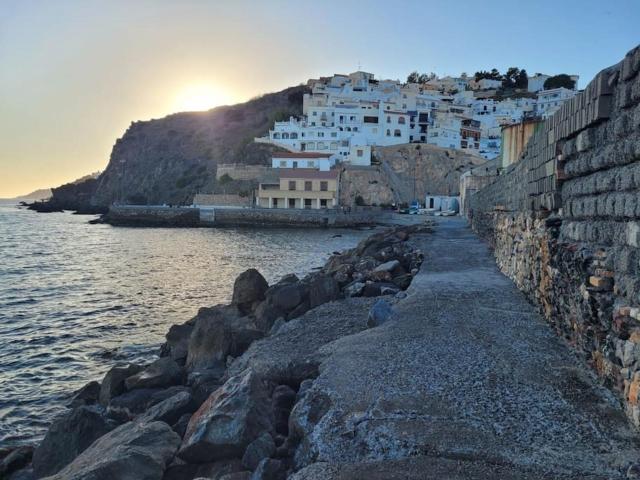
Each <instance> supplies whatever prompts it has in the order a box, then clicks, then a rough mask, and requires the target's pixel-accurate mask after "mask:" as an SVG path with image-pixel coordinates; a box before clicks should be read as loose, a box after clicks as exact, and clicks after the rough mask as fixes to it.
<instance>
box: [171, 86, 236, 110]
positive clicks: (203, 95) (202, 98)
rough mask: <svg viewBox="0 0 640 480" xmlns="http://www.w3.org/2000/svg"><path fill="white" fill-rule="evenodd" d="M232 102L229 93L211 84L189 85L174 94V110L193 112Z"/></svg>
mask: <svg viewBox="0 0 640 480" xmlns="http://www.w3.org/2000/svg"><path fill="white" fill-rule="evenodd" d="M231 103H233V100H232V98H231V96H230V95H228V94H226V92H223V91H221V90H220V89H217V88H215V87H214V86H212V85H207V84H200V85H189V86H187V87H185V88H184V89H182V91H180V92H179V93H178V95H176V99H175V102H174V105H175V111H176V112H195V111H203V110H209V109H211V108H214V107H217V106H219V105H227V104H231Z"/></svg>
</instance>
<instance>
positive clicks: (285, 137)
mask: <svg viewBox="0 0 640 480" xmlns="http://www.w3.org/2000/svg"><path fill="white" fill-rule="evenodd" d="M288 138H289V134H288V133H287V132H284V133H283V134H282V139H283V140H286V139H288Z"/></svg>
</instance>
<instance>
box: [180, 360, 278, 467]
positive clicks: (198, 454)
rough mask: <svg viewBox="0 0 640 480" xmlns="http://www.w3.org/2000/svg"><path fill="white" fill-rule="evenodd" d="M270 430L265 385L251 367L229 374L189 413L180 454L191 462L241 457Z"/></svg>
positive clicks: (270, 422) (269, 407)
mask: <svg viewBox="0 0 640 480" xmlns="http://www.w3.org/2000/svg"><path fill="white" fill-rule="evenodd" d="M272 430H273V414H272V412H271V402H270V398H269V396H268V390H267V386H266V385H265V384H264V383H263V381H262V380H261V379H260V378H259V377H258V376H257V375H256V374H255V373H253V372H252V371H251V370H246V371H245V372H243V373H241V374H239V375H236V376H234V377H231V378H230V379H229V380H227V382H226V383H225V384H224V385H223V386H222V387H220V388H219V389H218V390H216V391H215V392H213V393H212V394H211V396H210V397H209V398H208V399H207V401H206V402H204V403H203V404H202V406H201V407H200V408H199V409H198V411H197V412H196V413H194V414H193V416H192V417H191V421H190V422H189V426H188V428H187V432H186V434H185V436H184V440H183V442H182V446H181V447H180V452H179V454H178V455H179V456H180V458H182V459H184V460H186V461H187V462H190V463H202V462H211V461H215V460H220V459H225V458H232V457H240V456H242V454H243V453H244V450H245V449H246V448H247V446H248V445H249V444H250V443H251V442H252V441H254V440H255V439H256V438H258V436H260V435H261V434H262V433H264V432H265V431H266V432H271V431H272Z"/></svg>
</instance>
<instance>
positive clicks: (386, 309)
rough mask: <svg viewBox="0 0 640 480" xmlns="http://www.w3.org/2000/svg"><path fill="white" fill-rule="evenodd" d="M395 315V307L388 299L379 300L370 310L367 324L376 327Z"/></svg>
mask: <svg viewBox="0 0 640 480" xmlns="http://www.w3.org/2000/svg"><path fill="white" fill-rule="evenodd" d="M392 315H393V307H392V306H391V304H390V303H389V302H387V301H386V300H378V301H377V302H376V303H374V304H373V307H371V309H370V310H369V316H368V317H367V326H368V327H369V328H374V327H378V326H380V325H382V324H383V323H385V322H386V321H387V320H389V319H390V318H391V316H392Z"/></svg>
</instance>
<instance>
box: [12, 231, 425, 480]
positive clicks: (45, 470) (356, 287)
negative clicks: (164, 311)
mask: <svg viewBox="0 0 640 480" xmlns="http://www.w3.org/2000/svg"><path fill="white" fill-rule="evenodd" d="M421 229H423V230H429V229H430V227H429V226H412V227H399V228H395V229H392V230H385V232H378V233H375V234H373V235H372V236H370V237H368V238H367V239H366V240H364V241H362V242H361V243H360V244H359V245H358V247H356V248H354V249H351V250H348V251H346V252H345V253H343V254H341V255H334V256H333V257H331V259H330V260H329V262H327V264H326V265H325V266H324V267H323V268H322V269H321V271H320V272H314V273H311V274H309V275H307V276H305V277H304V278H303V279H301V280H298V279H297V277H295V275H287V276H285V278H283V279H282V280H281V281H280V282H278V283H277V284H275V285H271V286H270V287H269V286H266V285H265V284H266V282H264V279H262V282H264V283H262V282H261V281H260V280H259V279H260V278H261V276H260V277H256V276H255V274H253V273H250V274H248V275H249V276H250V277H254V278H253V280H256V278H257V280H256V281H258V283H261V284H262V286H261V287H260V290H262V295H263V297H262V298H264V300H261V301H257V299H258V298H260V296H259V295H258V297H257V298H254V299H253V300H252V301H251V302H249V303H248V300H247V299H248V298H251V296H252V295H256V294H255V292H254V293H251V292H252V291H253V290H252V289H255V285H252V281H249V283H246V282H245V280H242V277H243V275H245V274H242V275H241V276H240V277H239V278H238V279H237V280H236V286H235V288H234V296H233V301H232V303H231V305H225V306H217V307H212V308H202V309H201V310H200V312H199V313H198V315H197V316H196V317H194V318H193V319H191V320H189V321H188V322H187V323H186V324H183V325H176V326H174V327H172V328H171V329H170V331H169V332H168V333H167V343H166V344H165V345H164V346H163V349H162V352H161V358H160V359H159V360H158V361H157V362H154V363H153V364H152V365H150V366H146V370H144V367H143V366H131V365H129V366H126V367H123V368H124V369H125V372H126V374H127V378H128V377H130V376H134V375H136V374H138V375H141V376H142V377H145V375H147V376H148V372H149V370H151V371H154V369H156V370H157V368H160V369H161V370H162V373H161V375H160V376H163V378H165V380H166V375H167V372H166V371H165V367H167V365H171V367H169V368H170V369H171V368H173V367H174V366H177V367H178V369H177V370H176V369H174V371H173V375H174V376H173V379H172V380H170V381H169V383H168V384H163V387H162V388H160V389H159V387H158V386H157V385H155V384H153V381H152V382H151V384H150V383H148V382H147V383H145V382H146V381H145V380H143V382H142V384H141V385H138V386H136V387H133V388H131V389H128V388H127V387H126V386H125V385H124V384H123V382H124V381H125V378H122V368H121V367H114V368H113V369H112V370H111V371H110V372H109V373H107V375H106V376H105V378H104V379H103V381H102V383H101V384H98V383H97V382H95V381H94V382H90V383H89V384H87V385H86V386H85V387H83V388H82V389H81V390H80V391H78V392H76V394H75V395H74V397H73V399H72V401H71V402H70V407H72V409H71V410H70V411H69V412H68V414H66V415H63V416H62V417H60V418H58V419H57V420H56V421H54V423H53V424H52V426H51V427H50V430H49V433H48V434H47V436H46V437H45V439H44V440H43V442H42V443H41V444H40V446H39V447H38V448H36V449H35V452H34V450H33V449H32V448H30V447H19V448H17V449H15V450H14V451H12V452H11V453H9V454H8V456H6V457H5V458H4V460H3V467H2V468H3V469H4V470H5V472H4V473H5V475H8V474H9V473H10V470H14V471H16V472H17V473H15V474H13V476H12V477H8V478H39V477H40V476H42V475H44V474H47V475H48V474H51V473H55V472H54V471H53V470H55V469H56V468H57V467H60V466H62V465H61V464H60V463H59V462H54V461H53V460H52V458H53V457H56V458H58V457H60V458H66V459H67V460H72V459H73V458H74V457H75V456H76V455H78V454H80V453H81V452H82V451H83V450H84V449H85V448H87V447H89V444H88V443H92V442H93V440H97V439H98V438H100V437H103V436H105V435H106V434H107V432H111V431H112V429H113V428H116V427H117V425H119V424H121V426H122V425H129V424H133V423H135V421H136V419H138V417H140V416H141V415H145V414H147V413H148V412H149V411H151V409H152V408H153V407H154V406H156V405H159V404H162V405H163V408H167V404H173V403H175V402H176V401H177V400H180V399H181V401H182V403H181V405H182V407H180V409H179V410H180V411H183V410H184V409H185V408H186V409H187V410H189V411H191V410H195V407H196V406H198V405H199V404H201V403H202V402H204V401H205V400H206V398H207V396H208V395H210V394H211V392H212V390H213V389H214V388H218V387H220V388H222V383H221V382H222V381H223V380H224V379H225V375H226V366H227V363H228V364H229V365H231V364H233V361H234V360H233V359H234V358H236V357H239V356H241V354H242V353H244V351H245V350H246V349H247V348H248V347H249V346H250V345H251V344H252V343H253V342H254V341H257V340H259V339H260V338H265V337H268V336H269V335H273V334H275V333H276V332H277V330H278V328H281V327H283V326H286V325H288V323H289V322H290V321H292V320H294V319H295V318H299V317H300V316H303V315H305V313H307V312H308V311H313V310H315V309H317V308H318V307H319V306H321V305H324V304H325V303H327V302H333V303H335V304H340V303H341V302H343V301H344V300H340V298H344V297H352V296H353V297H355V296H360V295H362V296H364V298H367V297H368V298H372V297H375V296H379V295H381V294H383V292H384V294H385V298H390V297H389V295H391V296H393V295H395V294H400V293H401V292H402V291H403V289H406V288H407V287H408V285H409V283H410V278H411V276H412V275H415V273H416V272H417V268H418V267H419V264H420V261H421V260H420V257H421V254H420V252H417V251H414V250H413V249H412V248H411V247H410V244H409V242H407V240H408V236H409V235H408V233H407V232H409V231H411V232H415V231H419V230H421ZM390 232H392V233H390ZM396 234H397V235H398V237H396V236H395V235H396ZM389 235H391V236H393V242H391V240H389ZM396 244H397V245H396ZM394 245H395V246H394ZM400 246H402V247H400ZM385 248H386V249H387V251H386V253H381V252H382V251H383V250H384V249H385ZM394 248H395V249H396V250H398V249H400V250H398V251H397V252H396V253H393V251H394ZM367 249H368V250H367ZM404 249H407V250H406V251H404ZM399 252H402V254H403V255H405V254H406V256H407V257H406V258H405V259H402V261H403V263H404V264H405V267H406V268H405V267H403V266H402V265H401V264H400V262H399V261H398V260H396V259H395V258H394V259H392V260H388V261H387V262H383V261H382V260H385V259H387V257H388V258H391V257H392V256H394V255H395V256H397V255H398V254H399ZM365 254H366V255H365ZM372 254H376V255H382V256H381V257H380V258H381V260H373V259H372V257H370V256H369V255H372ZM363 255H364V256H363ZM389 255H391V256H389ZM361 259H368V261H365V262H364V264H363V265H361V266H360V267H359V268H360V269H361V271H356V270H355V267H354V266H353V263H354V262H355V261H356V260H361ZM345 260H348V265H351V267H348V268H345V265H347V264H345V263H342V262H343V261H345ZM390 262H391V265H387V266H386V267H385V268H383V269H382V270H379V271H377V272H374V269H375V268H376V267H379V266H381V265H384V264H385V263H387V264H389V263H390ZM407 270H408V271H407ZM392 271H394V272H395V277H393V276H392V273H391V272H392ZM245 273H247V272H245ZM258 275H259V274H258ZM353 275H355V278H356V279H357V280H362V282H359V281H356V280H353ZM394 279H395V280H396V283H398V284H399V285H400V286H398V285H397V284H396V283H393V281H394ZM243 282H245V283H244V284H243ZM347 287H349V290H347ZM247 296H248V297H247ZM296 299H297V302H296ZM367 302H369V303H371V301H370V300H367ZM296 303H297V304H296ZM276 317H277V318H276ZM215 318H217V319H218V320H213V319H215ZM200 323H202V324H203V325H204V324H209V327H206V328H205V327H201V328H204V330H205V331H204V334H205V337H206V334H207V332H208V333H209V334H210V335H211V334H212V333H213V334H214V335H213V337H216V336H217V334H222V336H223V337H225V338H226V344H225V345H221V344H219V343H216V341H214V342H213V344H206V345H204V346H202V345H201V346H199V347H197V348H196V347H194V346H192V348H191V351H192V356H193V355H195V353H193V352H195V351H200V356H201V357H203V358H208V360H206V361H205V363H204V364H203V363H199V362H198V361H196V360H194V359H193V358H192V359H191V360H190V361H189V360H188V359H187V356H186V353H185V352H186V351H188V350H189V348H188V347H187V345H186V344H187V343H188V336H186V332H189V335H190V332H191V330H192V329H193V328H196V326H198V325H199V324H200ZM216 323H219V325H217V326H215V327H214V330H215V331H213V332H211V331H208V330H207V329H208V328H210V327H211V326H212V324H216ZM274 325H275V326H274ZM216 329H217V330H216ZM220 329H221V330H220ZM201 333H202V332H201ZM198 336H200V334H198ZM223 343H224V342H223ZM220 349H222V350H220ZM183 353H185V355H183ZM211 355H213V356H214V357H216V359H215V361H213V363H211V362H210V360H211V359H210V358H209V357H210V356H211ZM158 365H162V367H158ZM134 372H135V373H134ZM144 372H147V373H144ZM177 372H179V373H177ZM129 374H130V375H129ZM170 375H171V374H170ZM114 377H118V380H117V381H114ZM178 377H179V380H178ZM161 383H162V382H161ZM115 384H117V385H115ZM169 385H170V386H169ZM130 386H131V385H130ZM158 389H159V390H160V391H161V392H162V393H161V392H160V391H158ZM150 390H154V391H153V392H151V391H150ZM105 392H109V393H105ZM186 394H188V395H189V399H188V401H187V395H186ZM105 395H106V396H105ZM174 397H179V398H174ZM183 403H184V405H183ZM186 404H188V405H189V406H188V407H186V406H185V405H186ZM141 408H143V409H144V411H140V409H141ZM172 411H173V410H172ZM174 414H175V412H174ZM160 417H161V418H164V419H165V420H167V417H163V416H162V415H161V416H160ZM160 417H158V418H160ZM147 420H150V419H147ZM154 420H157V418H154ZM170 420H174V418H173V417H171V418H170ZM175 420H176V422H177V420H180V419H179V418H177V419H175ZM78 422H80V424H84V426H85V427H87V428H88V431H80V430H82V428H83V427H80V430H78V429H76V427H74V426H73V425H76V424H77V423H78ZM123 422H124V423H123ZM152 423H153V422H152ZM182 423H183V424H184V423H185V421H184V419H183V422H182ZM173 427H175V428H178V427H177V426H176V425H173ZM182 427H186V425H182V426H180V428H182ZM81 438H82V440H81ZM87 438H90V439H91V442H87ZM277 440H278V442H280V441H284V440H283V439H281V438H280V439H277ZM78 442H80V443H83V442H84V444H82V445H80V444H79V443H78ZM279 446H282V445H279ZM287 448H289V447H287ZM32 452H33V455H34V456H33V465H34V467H29V468H27V469H26V470H25V469H24V468H22V467H24V466H25V464H26V463H25V462H27V459H29V458H30V457H31V455H32ZM4 453H5V454H6V453H7V452H4ZM3 456H4V455H3ZM187 456H188V454H187ZM236 460H237V461H238V462H241V461H242V459H241V458H237V459H236ZM52 462H53V463H55V465H51V463H52ZM238 462H236V463H238ZM285 463H286V462H285ZM236 466H237V465H236ZM173 467H176V468H177V466H176V465H173ZM52 468H53V470H52ZM176 468H174V470H175V469H176ZM283 468H284V463H283ZM33 470H35V472H36V473H35V474H36V477H34V476H33ZM178 470H184V467H180V468H179V469H178ZM15 475H18V476H17V477H16V476H15ZM20 475H26V476H20ZM29 475H31V476H29ZM65 475H66V474H65ZM60 478H67V477H65V476H62V477H60ZM175 478H188V477H186V476H185V477H175Z"/></svg>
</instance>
